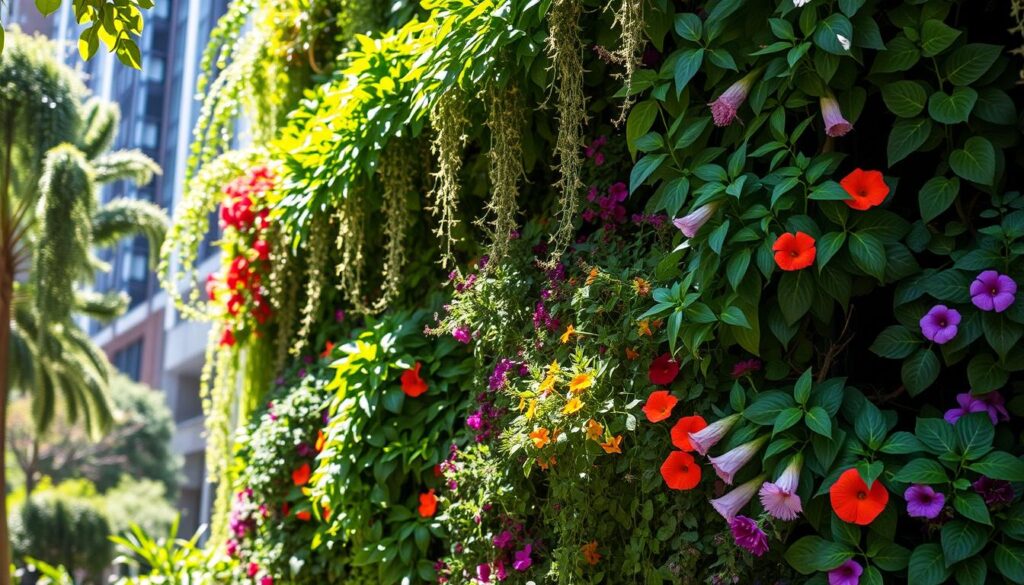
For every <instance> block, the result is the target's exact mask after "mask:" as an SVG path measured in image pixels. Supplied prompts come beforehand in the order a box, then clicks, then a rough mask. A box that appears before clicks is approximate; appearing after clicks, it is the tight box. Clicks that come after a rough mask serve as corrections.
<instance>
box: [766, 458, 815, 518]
mask: <svg viewBox="0 0 1024 585" xmlns="http://www.w3.org/2000/svg"><path fill="white" fill-rule="evenodd" d="M803 462H804V458H803V456H802V455H800V454H799V453H798V454H797V455H796V456H795V457H793V459H792V460H791V461H790V462H789V465H787V466H786V469H785V470H783V472H782V475H780V476H779V478H778V479H776V480H775V482H774V483H771V482H765V484H764V485H763V486H761V491H760V495H761V504H762V505H763V506H764V509H765V510H766V511H767V512H768V513H769V514H771V515H772V516H774V517H776V518H778V519H779V520H795V519H796V517H797V515H799V514H800V512H803V505H802V503H801V502H800V496H798V495H797V494H796V490H797V488H798V487H799V486H800V468H801V467H802V466H803Z"/></svg>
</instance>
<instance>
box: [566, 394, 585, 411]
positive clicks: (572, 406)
mask: <svg viewBox="0 0 1024 585" xmlns="http://www.w3.org/2000/svg"><path fill="white" fill-rule="evenodd" d="M581 408H583V401H582V400H580V399H579V398H576V397H573V398H571V399H570V400H569V402H566V403H565V408H563V409H562V414H573V413H574V412H579V410H580V409H581Z"/></svg>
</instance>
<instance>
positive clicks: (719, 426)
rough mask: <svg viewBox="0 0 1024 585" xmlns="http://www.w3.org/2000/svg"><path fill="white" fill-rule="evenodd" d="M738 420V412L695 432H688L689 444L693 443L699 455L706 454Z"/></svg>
mask: <svg viewBox="0 0 1024 585" xmlns="http://www.w3.org/2000/svg"><path fill="white" fill-rule="evenodd" d="M738 420H740V415H739V414H730V415H729V416H727V417H725V418H723V419H720V420H717V421H715V422H713V423H711V424H710V425H708V426H706V427H704V428H703V429H701V430H699V431H697V432H696V433H690V445H693V448H694V449H696V451H697V452H698V453H700V454H701V455H707V454H708V451H710V450H711V448H712V447H714V446H715V445H717V444H718V442H719V441H721V440H722V439H723V438H725V436H726V435H727V434H729V431H730V430H732V427H733V425H735V424H736V421H738Z"/></svg>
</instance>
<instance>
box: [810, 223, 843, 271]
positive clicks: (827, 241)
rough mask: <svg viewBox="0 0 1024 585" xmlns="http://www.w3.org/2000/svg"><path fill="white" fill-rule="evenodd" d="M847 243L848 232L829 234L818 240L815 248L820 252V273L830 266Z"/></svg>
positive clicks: (818, 257)
mask: <svg viewBox="0 0 1024 585" xmlns="http://www.w3.org/2000/svg"><path fill="white" fill-rule="evenodd" d="M845 242H846V232H829V233H827V234H825V235H824V236H822V237H821V239H819V240H818V243H817V244H816V245H815V248H817V250H818V254H817V258H816V260H817V262H818V271H821V270H822V269H823V268H825V266H826V265H828V262H829V260H831V259H832V258H833V257H834V256H835V255H836V253H838V252H839V250H840V249H842V247H843V244H844V243H845Z"/></svg>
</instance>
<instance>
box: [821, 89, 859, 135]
mask: <svg viewBox="0 0 1024 585" xmlns="http://www.w3.org/2000/svg"><path fill="white" fill-rule="evenodd" d="M821 117H822V118H824V119H825V134H828V135H829V136H831V137H832V138H839V137H840V136H846V133H847V132H849V131H850V130H853V124H850V123H849V122H847V121H846V118H844V117H843V112H842V111H840V110H839V102H837V101H836V98H835V96H833V95H832V94H826V95H823V96H821Z"/></svg>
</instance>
